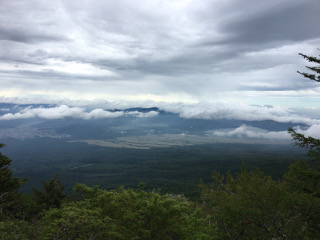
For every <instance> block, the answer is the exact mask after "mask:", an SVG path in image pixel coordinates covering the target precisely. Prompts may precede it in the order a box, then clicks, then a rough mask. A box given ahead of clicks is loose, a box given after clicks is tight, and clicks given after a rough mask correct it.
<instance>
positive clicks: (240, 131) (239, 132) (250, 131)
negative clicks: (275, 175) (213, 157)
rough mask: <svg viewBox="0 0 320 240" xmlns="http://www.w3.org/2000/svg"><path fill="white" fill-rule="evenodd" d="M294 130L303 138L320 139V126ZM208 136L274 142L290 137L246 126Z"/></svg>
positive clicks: (218, 131) (278, 132) (222, 130)
mask: <svg viewBox="0 0 320 240" xmlns="http://www.w3.org/2000/svg"><path fill="white" fill-rule="evenodd" d="M294 129H295V130H296V131H297V132H299V133H301V134H304V135H305V136H312V137H313V138H318V139H319V138H320V125H312V126H310V127H309V128H307V129H304V130H303V129H301V128H300V127H299V126H297V127H294ZM208 133H209V134H210V135H213V136H218V137H237V138H251V139H270V140H272V139H274V140H291V139H292V137H291V136H290V134H288V132H287V131H267V130H264V129H261V128H256V127H251V126H248V125H245V124H243V125H241V126H240V127H238V128H235V129H220V130H215V131H210V132H208Z"/></svg>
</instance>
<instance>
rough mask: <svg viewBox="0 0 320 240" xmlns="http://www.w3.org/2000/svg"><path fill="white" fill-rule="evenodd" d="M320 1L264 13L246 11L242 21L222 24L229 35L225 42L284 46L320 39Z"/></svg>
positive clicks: (235, 20)
mask: <svg viewBox="0 0 320 240" xmlns="http://www.w3.org/2000/svg"><path fill="white" fill-rule="evenodd" d="M319 11H320V2H319V1H298V4H297V3H295V2H294V1H293V2H285V3H284V4H283V5H278V6H275V7H273V8H271V9H268V11H265V12H257V13H256V14H255V13H253V14H252V13H248V15H247V16H246V12H244V13H243V15H242V16H241V17H239V18H236V19H232V21H230V22H227V23H224V24H222V25H221V27H220V28H221V31H222V32H224V33H226V34H227V35H228V36H229V39H225V40H224V41H223V42H224V43H233V44H236V45H238V44H246V45H249V46H250V45H251V44H254V46H257V45H258V44H267V45H270V44H272V43H273V44H281V42H282V44H284V43H286V42H296V41H304V40H308V39H315V38H319V37H320V16H319Z"/></svg>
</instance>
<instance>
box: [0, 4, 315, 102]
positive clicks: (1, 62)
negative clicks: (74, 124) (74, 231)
mask: <svg viewBox="0 0 320 240" xmlns="http://www.w3.org/2000/svg"><path fill="white" fill-rule="evenodd" d="M319 13H320V1H319V0H268V1H256V0H224V1H221V0H197V1H193V0H141V1H132V0H117V1H111V0H104V1H100V0H90V1H89V0H77V1H70V0H65V1H64V0H54V1H49V0H48V1H44V0H26V1H21V0H1V4H0V84H1V87H0V96H1V97H2V98H13V97H19V98H29V99H30V98H41V99H45V98H48V99H81V100H86V99H89V100H92V99H104V100H108V101H112V100H135V101H141V100H152V101H169V102H186V103H190V102H222V103H228V104H229V103H231V104H232V103H243V104H248V105H252V104H257V105H264V104H269V105H273V106H287V107H299V106H307V107H316V108H319V106H320V99H319V97H320V84H319V83H316V82H312V81H310V80H308V79H304V78H303V77H302V76H301V75H299V74H297V70H300V71H305V67H304V66H305V65H307V64H308V63H307V62H306V61H305V60H304V59H303V58H302V57H300V56H299V55H298V53H299V52H302V53H305V54H309V55H313V56H317V55H319V54H320V51H318V50H317V48H319V47H320V15H319Z"/></svg>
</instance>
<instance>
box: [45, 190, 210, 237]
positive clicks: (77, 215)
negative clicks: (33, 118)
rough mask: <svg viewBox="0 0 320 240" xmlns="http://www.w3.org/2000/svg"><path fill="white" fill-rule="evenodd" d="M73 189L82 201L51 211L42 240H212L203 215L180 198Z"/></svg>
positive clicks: (129, 191)
mask: <svg viewBox="0 0 320 240" xmlns="http://www.w3.org/2000/svg"><path fill="white" fill-rule="evenodd" d="M75 190H76V191H77V192H80V193H81V194H82V196H83V197H84V200H83V201H80V202H76V203H69V204H65V205H63V206H62V208H60V209H56V208H54V209H50V210H49V211H48V212H47V213H46V214H45V216H44V217H43V226H46V227H45V228H44V229H43V235H42V238H43V239H119V240H120V239H121V240H122V239H154V240H157V239H159V240H160V239H161V240H170V239H186V240H187V239H203V240H204V239H213V236H212V234H213V230H212V228H211V227H209V224H208V222H207V221H206V220H207V219H206V217H205V216H203V215H201V211H199V209H197V208H192V207H191V205H190V202H188V201H187V200H186V199H184V198H182V197H179V196H178V197H177V196H175V197H174V196H169V195H160V194H158V193H156V192H149V193H148V192H145V191H143V190H142V189H140V190H137V191H134V190H132V189H124V188H119V189H118V190H114V191H105V190H102V189H99V188H97V187H93V188H90V187H87V186H85V185H83V184H78V185H76V186H75Z"/></svg>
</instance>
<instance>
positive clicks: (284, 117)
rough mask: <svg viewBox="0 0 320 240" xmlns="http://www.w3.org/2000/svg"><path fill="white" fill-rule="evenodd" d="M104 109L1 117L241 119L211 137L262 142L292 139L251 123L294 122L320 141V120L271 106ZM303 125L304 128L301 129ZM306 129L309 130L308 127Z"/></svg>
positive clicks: (42, 110) (37, 110)
mask: <svg viewBox="0 0 320 240" xmlns="http://www.w3.org/2000/svg"><path fill="white" fill-rule="evenodd" d="M108 107H109V109H111V110H105V109H103V108H93V109H92V108H85V107H69V106H67V105H60V106H55V107H33V106H32V105H30V106H29V107H26V108H24V109H22V110H19V111H18V112H10V110H9V112H8V109H4V110H5V111H3V112H5V113H4V114H3V115H1V116H0V121H1V120H2V121H9V120H16V119H30V118H41V119H47V120H54V119H64V118H78V119H84V120H90V119H103V118H119V117H137V118H145V117H156V116H158V115H159V111H165V112H168V113H174V114H177V115H179V116H180V117H181V118H187V119H205V120H224V119H225V120H240V121H247V122H248V124H243V125H241V126H239V127H238V128H235V129H220V130H214V131H211V132H210V133H209V134H211V135H214V136H219V137H244V138H259V139H280V140H281V139H282V140H289V139H290V136H289V135H288V133H287V131H275V132H274V131H267V130H264V129H260V128H256V127H251V126H250V121H266V120H271V121H275V122H280V123H291V124H292V126H293V127H294V128H295V129H296V130H297V131H299V132H300V133H303V134H306V135H307V136H312V137H316V138H320V135H319V134H320V119H315V118H312V117H308V116H302V115H301V114H300V115H299V114H297V113H296V112H294V111H293V110H291V109H288V108H284V107H271V106H248V105H229V104H212V103H203V104H188V105H187V104H177V103H175V104H167V103H154V105H148V104H144V105H142V106H140V107H147V108H148V107H157V108H158V109H159V111H155V110H153V109H152V110H150V111H148V112H140V111H137V110H126V109H122V110H117V111H113V110H112V109H115V108H116V107H113V108H110V107H111V106H108ZM300 125H302V127H300ZM306 126H307V127H306Z"/></svg>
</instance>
